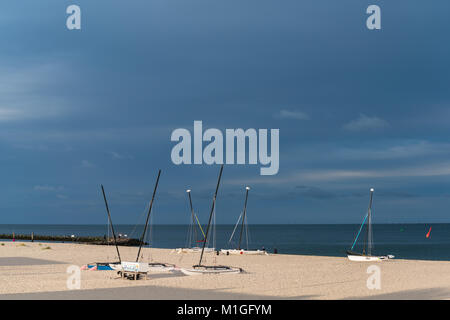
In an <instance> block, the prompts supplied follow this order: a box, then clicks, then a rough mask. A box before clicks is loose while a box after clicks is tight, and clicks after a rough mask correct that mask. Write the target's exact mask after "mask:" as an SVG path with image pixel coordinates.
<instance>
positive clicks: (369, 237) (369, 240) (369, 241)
mask: <svg viewBox="0 0 450 320" xmlns="http://www.w3.org/2000/svg"><path fill="white" fill-rule="evenodd" d="M373 192H374V189H373V188H370V201H369V209H368V212H367V215H368V224H369V225H368V228H369V229H368V232H367V253H368V255H369V256H371V255H372V201H373Z"/></svg>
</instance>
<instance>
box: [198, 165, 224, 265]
mask: <svg viewBox="0 0 450 320" xmlns="http://www.w3.org/2000/svg"><path fill="white" fill-rule="evenodd" d="M222 171H223V164H222V166H221V167H220V172H219V178H218V179H217V186H216V191H215V192H214V197H213V202H212V206H211V212H210V214H209V220H208V226H207V227H206V234H205V239H203V246H202V253H201V254H200V261H199V263H198V265H199V266H201V265H202V259H203V253H204V251H205V246H206V241H207V240H208V233H209V227H210V225H211V219H212V216H213V213H214V208H215V206H216V198H217V192H218V191H219V185H220V179H221V178H222Z"/></svg>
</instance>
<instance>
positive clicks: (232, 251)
mask: <svg viewBox="0 0 450 320" xmlns="http://www.w3.org/2000/svg"><path fill="white" fill-rule="evenodd" d="M220 252H221V253H222V254H226V255H229V254H233V255H264V254H268V253H267V252H266V250H238V249H222V250H220Z"/></svg>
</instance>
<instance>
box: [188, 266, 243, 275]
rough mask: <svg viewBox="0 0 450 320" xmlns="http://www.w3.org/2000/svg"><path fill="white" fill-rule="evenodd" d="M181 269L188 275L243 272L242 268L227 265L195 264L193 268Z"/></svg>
mask: <svg viewBox="0 0 450 320" xmlns="http://www.w3.org/2000/svg"><path fill="white" fill-rule="evenodd" d="M180 271H181V272H182V273H184V274H185V275H187V276H198V275H205V274H236V273H241V272H243V270H242V269H241V268H234V267H227V266H199V267H197V266H194V267H193V268H192V269H184V268H180Z"/></svg>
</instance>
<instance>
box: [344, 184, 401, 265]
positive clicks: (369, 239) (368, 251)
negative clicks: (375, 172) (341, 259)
mask: <svg viewBox="0 0 450 320" xmlns="http://www.w3.org/2000/svg"><path fill="white" fill-rule="evenodd" d="M373 192H374V189H373V188H371V189H370V200H369V208H368V209H367V214H366V215H365V217H364V220H363V223H362V224H361V227H360V228H359V231H358V233H357V235H356V237H355V240H354V241H353V244H352V246H351V248H350V250H347V257H348V259H349V260H351V261H381V260H387V259H393V258H394V256H393V255H383V256H376V255H372V249H373V233H372V202H373ZM364 225H366V241H365V243H364V247H363V251H362V252H361V253H357V252H354V251H353V248H354V247H355V245H356V242H357V241H358V238H359V236H360V234H361V231H362V229H363V227H364Z"/></svg>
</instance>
